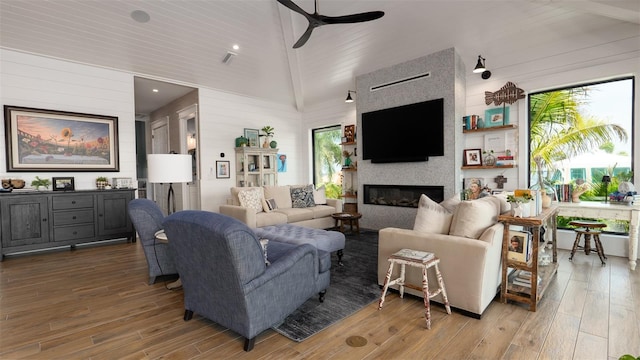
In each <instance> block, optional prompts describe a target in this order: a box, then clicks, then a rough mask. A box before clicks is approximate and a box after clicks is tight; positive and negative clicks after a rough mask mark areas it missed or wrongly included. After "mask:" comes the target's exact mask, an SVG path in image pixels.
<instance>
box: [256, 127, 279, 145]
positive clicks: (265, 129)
mask: <svg viewBox="0 0 640 360" xmlns="http://www.w3.org/2000/svg"><path fill="white" fill-rule="evenodd" d="M261 130H262V132H263V133H264V134H262V135H260V136H264V137H265V139H264V143H263V144H262V147H263V148H268V147H269V146H270V143H271V137H272V136H273V135H274V134H275V130H276V129H274V128H273V127H271V126H269V125H267V126H265V127H263V128H262V129H261ZM276 146H277V145H276Z"/></svg>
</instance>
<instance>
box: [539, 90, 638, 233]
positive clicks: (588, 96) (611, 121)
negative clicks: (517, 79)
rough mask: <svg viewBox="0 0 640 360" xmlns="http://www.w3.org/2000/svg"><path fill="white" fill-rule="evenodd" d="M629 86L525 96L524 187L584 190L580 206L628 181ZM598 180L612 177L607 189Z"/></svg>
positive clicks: (630, 148) (630, 140)
mask: <svg viewBox="0 0 640 360" xmlns="http://www.w3.org/2000/svg"><path fill="white" fill-rule="evenodd" d="M634 81H635V78H633V77H629V78H623V79H617V80H612V81H607V82H599V83H588V84H581V85H578V86H573V87H567V88H562V89H555V90H550V91H544V92H538V93H532V94H529V99H528V100H529V159H530V168H529V174H530V177H529V184H530V185H531V184H533V187H536V186H540V183H541V182H542V184H543V185H544V186H545V187H546V188H547V189H548V188H549V186H550V187H552V188H553V187H555V186H556V185H559V184H571V185H572V187H576V186H578V185H580V186H584V187H586V189H587V190H588V191H586V192H585V193H584V194H583V195H581V197H580V198H581V199H582V200H586V201H589V200H591V201H603V200H604V198H605V196H607V191H608V192H609V193H611V192H614V191H616V190H617V188H618V184H619V183H620V182H622V181H629V180H630V179H629V177H630V176H631V174H632V171H633V148H634V138H633V117H632V114H633V96H634V94H633V88H634ZM603 175H609V176H611V180H612V181H611V183H610V184H609V185H608V187H606V186H603V184H602V177H603ZM581 184H582V185H581ZM560 223H561V222H559V226H560ZM610 228H611V229H609V228H608V229H609V231H614V232H623V231H624V230H620V228H618V229H613V226H612V225H610ZM627 228H628V227H627Z"/></svg>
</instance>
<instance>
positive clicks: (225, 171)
mask: <svg viewBox="0 0 640 360" xmlns="http://www.w3.org/2000/svg"><path fill="white" fill-rule="evenodd" d="M230 166H231V162H229V161H219V160H218V161H216V179H229V178H230V177H231V169H230Z"/></svg>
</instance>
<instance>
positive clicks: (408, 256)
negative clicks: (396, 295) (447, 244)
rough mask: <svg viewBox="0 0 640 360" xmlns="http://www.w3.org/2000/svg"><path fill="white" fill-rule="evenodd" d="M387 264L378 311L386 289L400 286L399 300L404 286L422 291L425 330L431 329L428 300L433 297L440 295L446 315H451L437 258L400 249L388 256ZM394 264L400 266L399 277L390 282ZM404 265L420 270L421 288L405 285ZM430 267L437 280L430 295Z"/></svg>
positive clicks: (428, 254)
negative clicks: (428, 271)
mask: <svg viewBox="0 0 640 360" xmlns="http://www.w3.org/2000/svg"><path fill="white" fill-rule="evenodd" d="M389 262H390V264H389V270H388V271H387V277H386V278H385V280H384V287H383V288H382V295H380V302H379V303H378V310H380V309H382V305H383V304H384V298H385V296H386V294H387V289H389V286H391V285H400V297H401V298H402V297H403V296H404V287H405V286H406V287H408V288H410V289H414V290H422V292H423V293H424V317H425V320H426V321H427V329H431V304H430V301H429V300H430V299H431V298H433V297H434V296H437V295H439V294H442V299H443V300H444V306H445V308H446V310H447V314H449V315H451V306H449V299H448V298H447V290H446V289H445V287H444V280H443V279H442V274H441V273H440V269H439V268H438V264H439V263H440V259H439V258H437V257H436V256H435V255H434V254H433V253H429V252H425V251H417V250H411V249H402V250H400V251H398V252H396V253H394V254H392V255H391V256H389ZM395 264H399V265H400V277H398V278H397V279H395V280H391V273H393V267H394V265H395ZM406 265H409V266H413V267H417V268H420V269H422V287H418V286H415V285H411V284H406V283H405V278H404V275H405V266H406ZM432 267H433V268H434V269H435V271H436V276H437V278H438V290H437V291H435V292H433V293H430V292H429V279H428V277H427V270H429V268H432Z"/></svg>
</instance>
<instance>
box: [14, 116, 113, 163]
mask: <svg viewBox="0 0 640 360" xmlns="http://www.w3.org/2000/svg"><path fill="white" fill-rule="evenodd" d="M4 120H5V122H4V123H5V137H6V150H7V152H6V156H7V171H9V172H11V171H15V172H19V171H119V158H118V151H119V149H118V118H117V117H115V116H102V115H92V114H81V113H72V112H66V111H56V110H44V109H34V108H25V107H17V106H9V105H5V106H4Z"/></svg>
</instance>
